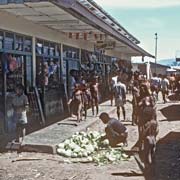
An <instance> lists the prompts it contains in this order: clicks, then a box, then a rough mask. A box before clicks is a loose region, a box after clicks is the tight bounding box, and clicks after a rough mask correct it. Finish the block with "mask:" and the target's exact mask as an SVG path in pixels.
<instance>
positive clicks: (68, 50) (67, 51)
mask: <svg viewBox="0 0 180 180" xmlns="http://www.w3.org/2000/svg"><path fill="white" fill-rule="evenodd" d="M63 57H64V58H70V59H79V49H77V48H74V47H70V46H66V45H64V46H63Z"/></svg>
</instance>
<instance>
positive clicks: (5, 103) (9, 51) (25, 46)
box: [0, 30, 33, 132]
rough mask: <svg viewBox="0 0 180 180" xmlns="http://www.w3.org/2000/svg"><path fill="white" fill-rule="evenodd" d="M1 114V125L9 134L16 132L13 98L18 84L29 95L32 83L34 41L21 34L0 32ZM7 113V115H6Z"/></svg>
mask: <svg viewBox="0 0 180 180" xmlns="http://www.w3.org/2000/svg"><path fill="white" fill-rule="evenodd" d="M0 39H1V42H0V62H1V63H0V66H1V67H0V74H1V77H0V78H1V79H0V81H1V83H0V84H1V85H0V90H1V96H0V102H2V103H0V114H1V116H2V114H3V119H5V121H4V122H3V123H2V124H1V125H2V126H3V127H4V129H5V130H6V131H7V132H14V131H15V128H16V125H15V123H16V122H14V119H13V109H12V97H13V95H14V88H15V86H16V85H17V84H22V85H24V87H25V93H29V91H30V89H31V88H32V86H33V81H32V39H31V37H28V36H24V35H21V34H17V33H13V32H9V31H3V30H0ZM5 112H6V113H5Z"/></svg>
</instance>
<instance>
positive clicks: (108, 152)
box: [57, 131, 129, 164]
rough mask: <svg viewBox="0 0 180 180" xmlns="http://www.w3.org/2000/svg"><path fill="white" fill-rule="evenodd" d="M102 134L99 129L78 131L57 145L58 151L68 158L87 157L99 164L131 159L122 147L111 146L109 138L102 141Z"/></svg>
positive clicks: (88, 159) (89, 160)
mask: <svg viewBox="0 0 180 180" xmlns="http://www.w3.org/2000/svg"><path fill="white" fill-rule="evenodd" d="M102 136H103V134H102V135H101V134H100V133H99V132H97V131H89V132H77V133H75V134H74V135H73V136H72V137H71V138H69V139H67V140H65V141H64V142H63V143H60V144H59V145H57V153H58V154H59V155H61V156H64V157H67V158H86V159H87V161H88V162H95V163H97V164H107V163H109V162H113V163H114V162H118V161H121V160H128V159H129V156H127V155H126V154H125V153H123V149H122V148H120V149H113V148H111V147H110V146H109V141H108V140H107V139H106V140H104V141H101V137H102Z"/></svg>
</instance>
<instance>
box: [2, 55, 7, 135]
mask: <svg viewBox="0 0 180 180" xmlns="http://www.w3.org/2000/svg"><path fill="white" fill-rule="evenodd" d="M4 58H5V57H4V54H2V55H1V59H2V66H3V68H2V69H3V90H2V97H3V107H4V108H3V111H4V112H3V113H4V121H3V127H4V129H3V131H4V132H7V96H6V92H7V74H6V70H5V69H4V66H5V65H4V63H5V60H4ZM4 132H3V133H4Z"/></svg>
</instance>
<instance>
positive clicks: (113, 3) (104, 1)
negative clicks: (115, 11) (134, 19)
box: [95, 0, 180, 8]
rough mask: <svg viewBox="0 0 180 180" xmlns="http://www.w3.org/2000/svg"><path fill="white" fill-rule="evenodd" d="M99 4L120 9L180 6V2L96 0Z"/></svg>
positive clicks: (163, 0)
mask: <svg viewBox="0 0 180 180" xmlns="http://www.w3.org/2000/svg"><path fill="white" fill-rule="evenodd" d="M95 2H97V4H99V5H101V6H107V7H118V8H160V7H170V6H180V0H110V1H109V0H95Z"/></svg>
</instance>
